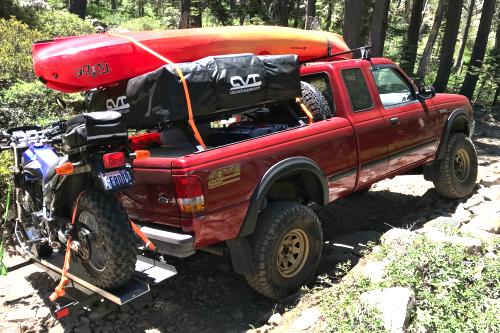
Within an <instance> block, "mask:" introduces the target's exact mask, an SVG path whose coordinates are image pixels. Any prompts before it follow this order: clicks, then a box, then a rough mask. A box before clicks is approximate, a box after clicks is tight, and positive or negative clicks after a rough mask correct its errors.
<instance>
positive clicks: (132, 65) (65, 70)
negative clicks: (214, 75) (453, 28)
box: [33, 26, 351, 92]
mask: <svg viewBox="0 0 500 333" xmlns="http://www.w3.org/2000/svg"><path fill="white" fill-rule="evenodd" d="M130 39H133V40H135V41H138V42H140V43H141V44H143V45H145V46H147V47H149V48H150V49H152V50H154V51H155V52H157V53H159V54H160V55H162V56H163V57H165V58H167V59H169V60H171V61H173V62H176V63H180V62H188V61H194V60H198V59H201V58H204V57H206V56H211V55H223V54H235V53H253V54H256V55H268V54H296V55H298V57H299V61H300V62H305V61H309V60H314V59H317V58H321V57H328V56H331V55H333V54H336V53H341V52H344V51H347V50H348V47H347V45H346V44H345V42H344V40H343V39H342V37H341V36H339V35H337V34H334V33H330V32H323V31H309V30H300V29H294V28H285V27H275V26H236V27H216V28H197V29H184V30H166V31H145V32H126V33H120V34H93V35H85V36H76V37H65V38H57V39H54V40H51V41H43V42H37V43H35V44H33V66H34V71H35V75H36V76H37V77H38V78H40V80H41V81H42V82H44V83H45V84H46V85H47V87H49V88H52V89H55V90H58V91H61V92H78V91H86V90H90V89H92V88H100V87H105V86H109V85H113V84H115V83H116V82H119V81H123V80H126V79H130V78H132V77H136V76H138V75H141V74H144V73H147V72H150V71H153V70H155V69H157V68H158V67H160V66H162V65H164V64H165V63H164V62H163V61H162V60H160V59H158V58H157V57H155V56H153V55H152V54H151V53H149V52H147V51H145V50H144V49H143V48H140V47H138V46H136V45H134V44H133V43H132V42H131V41H130ZM350 57H351V55H350V54H344V55H341V56H337V57H332V60H341V59H348V58H350Z"/></svg>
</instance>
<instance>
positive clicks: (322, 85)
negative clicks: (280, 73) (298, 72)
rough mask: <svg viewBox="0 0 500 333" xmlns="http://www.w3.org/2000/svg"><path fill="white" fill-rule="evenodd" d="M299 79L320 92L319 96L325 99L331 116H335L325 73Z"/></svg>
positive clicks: (331, 95)
mask: <svg viewBox="0 0 500 333" xmlns="http://www.w3.org/2000/svg"><path fill="white" fill-rule="evenodd" d="M300 79H301V80H302V81H305V82H307V83H309V84H310V85H312V86H313V87H314V88H316V89H318V90H319V91H320V92H321V94H322V95H323V96H324V97H325V98H326V101H327V102H328V106H329V107H330V110H331V114H332V116H335V102H334V100H333V94H332V89H331V85H330V80H329V79H328V75H327V74H326V73H319V74H311V75H306V76H303V77H301V78H300Z"/></svg>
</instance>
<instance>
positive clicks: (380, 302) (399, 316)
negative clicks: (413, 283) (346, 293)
mask: <svg viewBox="0 0 500 333" xmlns="http://www.w3.org/2000/svg"><path fill="white" fill-rule="evenodd" d="M360 301H361V307H362V310H361V313H364V312H366V311H373V310H375V311H377V312H378V313H380V315H381V316H382V318H381V319H382V323H383V325H384V328H385V329H386V330H387V331H388V332H391V333H403V332H405V331H406V328H407V326H408V321H409V319H410V312H411V311H412V309H413V307H414V306H415V293H414V292H413V291H412V290H410V289H408V288H403V287H394V288H386V289H376V290H372V291H369V292H365V293H363V294H361V296H360Z"/></svg>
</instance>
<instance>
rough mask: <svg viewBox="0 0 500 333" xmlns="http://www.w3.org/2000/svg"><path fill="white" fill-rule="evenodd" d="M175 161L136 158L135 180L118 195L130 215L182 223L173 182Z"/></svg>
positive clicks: (157, 220) (159, 158)
mask: <svg viewBox="0 0 500 333" xmlns="http://www.w3.org/2000/svg"><path fill="white" fill-rule="evenodd" d="M172 160H173V158H168V157H151V158H147V159H143V160H136V161H134V163H133V172H134V182H135V183H134V185H133V186H132V187H131V188H129V189H127V190H124V191H123V192H122V193H121V194H120V195H119V196H120V200H121V203H122V205H123V206H124V207H125V209H126V210H127V213H128V214H129V216H130V217H131V218H133V219H140V220H141V221H145V222H148V221H155V222H159V223H162V224H168V225H171V226H176V227H180V226H181V223H180V220H179V217H180V213H179V209H178V207H177V203H176V201H175V190H174V184H173V182H172Z"/></svg>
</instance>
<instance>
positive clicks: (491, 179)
mask: <svg viewBox="0 0 500 333" xmlns="http://www.w3.org/2000/svg"><path fill="white" fill-rule="evenodd" d="M479 183H480V184H481V185H484V186H493V185H500V177H498V176H497V175H485V176H484V177H483V178H482V179H481V181H480V182H479Z"/></svg>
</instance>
